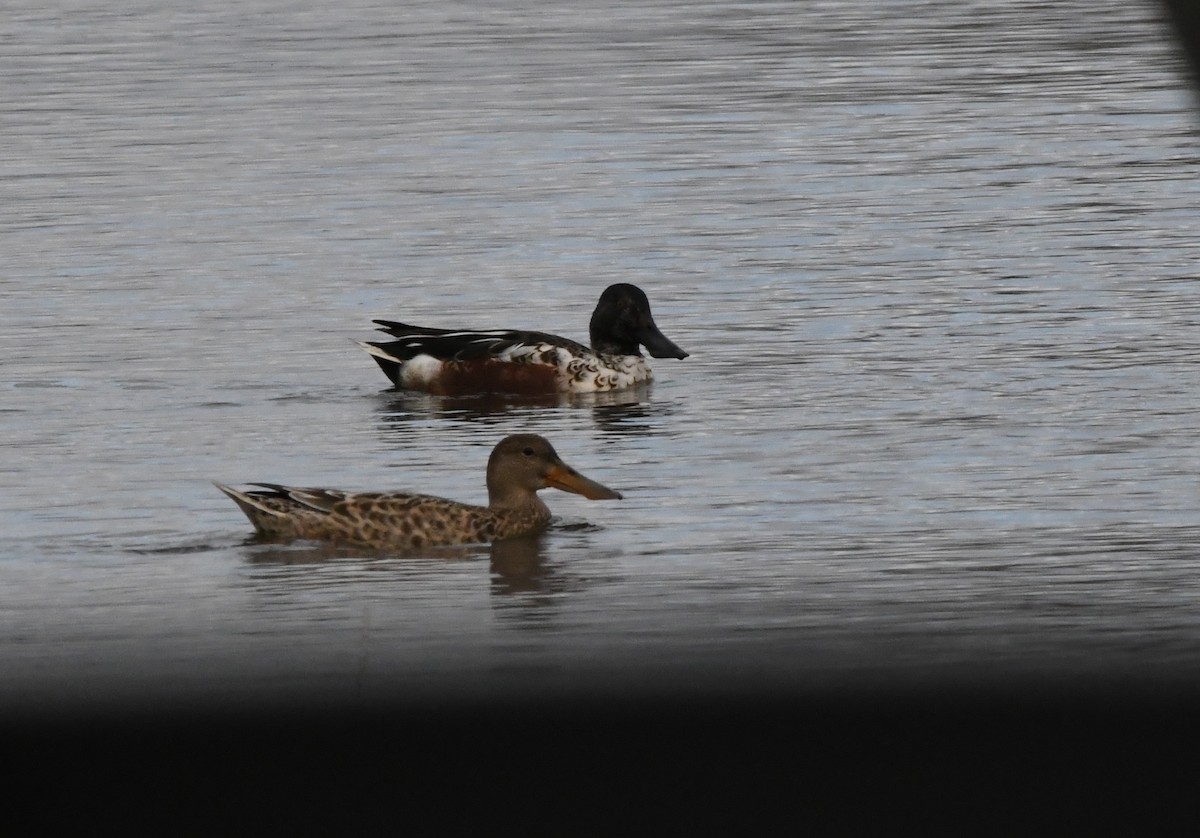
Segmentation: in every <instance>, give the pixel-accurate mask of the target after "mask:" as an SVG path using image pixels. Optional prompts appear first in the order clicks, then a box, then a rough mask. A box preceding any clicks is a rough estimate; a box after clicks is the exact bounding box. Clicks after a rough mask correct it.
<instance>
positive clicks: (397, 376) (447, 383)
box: [359, 283, 688, 396]
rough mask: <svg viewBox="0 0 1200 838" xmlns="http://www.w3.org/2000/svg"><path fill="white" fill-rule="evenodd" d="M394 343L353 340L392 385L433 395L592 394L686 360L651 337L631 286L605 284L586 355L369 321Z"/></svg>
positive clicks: (537, 340) (560, 343) (643, 306)
mask: <svg viewBox="0 0 1200 838" xmlns="http://www.w3.org/2000/svg"><path fill="white" fill-rule="evenodd" d="M374 322H375V323H378V324H379V327H380V328H379V330H380V331H381V332H387V333H388V334H390V335H392V336H393V337H395V338H398V340H394V341H382V342H378V343H376V342H373V341H369V342H363V341H360V342H359V346H361V347H362V348H363V349H365V350H366V351H367V352H369V353H370V354H371V357H373V358H374V359H375V362H376V363H377V364H379V366H380V368H381V369H382V370H383V371H384V373H385V374H386V375H387V377H388V378H390V379H391V380H392V383H393V384H394V385H396V387H398V388H400V389H403V390H424V391H426V392H429V393H435V394H437V395H443V396H451V395H471V394H479V393H520V394H530V395H536V394H545V393H595V392H603V391H607V390H619V389H621V388H622V387H630V386H632V385H634V384H638V383H639V382H643V381H649V380H650V378H651V373H650V366H649V364H647V363H646V359H645V358H644V357H642V354H641V352H639V351H638V347H639V345H640V346H644V347H646V350H647V351H648V352H649V353H650V354H651V355H652V356H653V357H655V358H686V357H687V356H688V353H686V352H684V351H683V350H682V349H680V348H679V347H678V346H676V345H675V344H674V343H672V342H671V341H670V340H669V339H668V338H667V336H666V335H664V334H663V333H662V332H660V331H659V329H658V326H657V325H655V323H654V318H653V317H652V316H651V314H650V301H649V300H648V299H646V294H645V293H644V292H643V291H642V289H640V288H638V287H637V286H636V285H630V284H628V283H618V284H616V285H610V286H609V287H608V288H606V289H605V291H604V293H603V294H601V295H600V301H599V302H598V303H597V304H596V310H595V311H594V312H593V313H592V321H591V325H590V327H589V332H590V334H591V341H592V346H591V348H590V349H589V348H588V347H586V346H584V345H583V344H581V343H576V342H575V341H573V340H568V339H567V338H563V337H559V336H557V335H549V334H546V333H545V332H528V331H517V330H497V331H480V332H475V331H455V330H451V329H432V328H426V327H423V326H410V325H408V324H406V323H397V322H396V321H394V320H375V321H374Z"/></svg>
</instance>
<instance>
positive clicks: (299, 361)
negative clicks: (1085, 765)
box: [0, 0, 1200, 710]
mask: <svg viewBox="0 0 1200 838" xmlns="http://www.w3.org/2000/svg"><path fill="white" fill-rule="evenodd" d="M1195 106H1196V102H1195V98H1194V94H1193V92H1192V91H1191V90H1190V89H1189V87H1188V82H1187V79H1186V76H1185V67H1184V64H1183V62H1182V60H1181V58H1180V56H1179V55H1178V54H1177V52H1176V50H1175V47H1174V44H1173V42H1172V40H1171V38H1170V37H1169V31H1168V30H1167V29H1166V28H1165V25H1164V23H1163V21H1162V20H1161V17H1160V9H1159V7H1158V5H1157V4H1154V3H1150V2H1134V3H1129V2H1120V1H1119V0H1108V1H1106V2H1084V1H1083V0H1062V2H1056V3H1041V2H1036V3H1035V2H1024V0H1005V2H999V3H995V2H987V3H985V2H976V1H975V0H972V2H963V3H944V2H935V0H914V2H906V3H884V4H879V3H855V2H848V0H829V2H814V3H790V2H758V3H738V2H714V3H694V2H691V3H689V2H674V1H673V0H650V2H646V0H639V2H626V0H603V1H602V2H598V3H591V4H586V7H576V5H575V4H560V3H554V2H536V1H535V0H516V1H515V2H505V3H493V4H476V3H467V2H453V1H451V2H441V1H439V2H416V3H405V4H391V3H381V2H372V0H347V2H343V3H339V4H336V5H332V6H331V5H321V4H310V3H291V2H287V3H284V2H270V0H255V2H251V3H231V2H214V3H205V4H194V5H192V6H187V7H183V6H180V5H179V4H158V3H150V2H142V3H127V4H117V5H115V6H114V5H98V4H93V3H84V2H67V3H60V4H57V5H55V6H54V7H53V8H51V7H47V6H46V5H45V4H34V3H29V2H25V1H24V0H18V2H16V3H14V4H9V7H8V8H7V11H6V14H5V16H4V20H3V22H0V137H3V141H2V143H0V189H2V194H3V200H2V201H0V269H2V270H0V393H2V395H0V428H2V429H3V432H2V441H0V532H2V533H3V536H4V539H3V543H4V546H3V549H2V550H0V592H2V596H0V673H2V677H0V705H3V706H5V707H10V708H11V707H33V708H52V709H54V708H57V709H65V710H70V709H72V708H78V707H81V706H89V707H90V706H95V705H97V704H103V703H105V702H111V703H116V704H119V703H121V702H123V701H128V700H131V699H136V700H139V701H151V702H160V703H168V704H169V703H170V702H172V701H177V700H179V701H182V700H193V699H195V698H197V697H201V698H204V699H205V700H226V701H235V702H236V701H243V700H244V701H256V700H261V699H263V698H269V699H270V700H274V701H279V702H281V703H284V704H286V702H288V701H290V700H299V699H301V698H310V697H312V696H328V697H331V698H335V699H340V700H345V701H350V702H354V701H359V700H361V701H364V702H368V701H371V700H373V699H374V698H377V697H380V696H391V695H404V696H413V697H420V696H444V695H452V696H466V697H470V696H482V697H486V696H489V695H524V694H541V695H568V696H569V695H575V694H595V693H596V692H603V693H615V694H618V695H620V694H625V695H630V694H637V693H639V691H641V692H645V691H653V690H659V691H667V692H679V693H687V692H689V691H691V692H708V693H717V694H719V693H721V692H723V691H736V690H739V689H747V688H750V689H755V688H761V689H775V688H780V689H785V690H799V691H817V692H820V691H830V690H833V691H836V690H849V691H853V690H855V689H859V688H862V689H869V688H875V687H885V688H886V687H888V686H894V685H905V684H909V685H911V684H929V683H932V684H938V683H947V684H952V683H963V682H971V683H984V684H989V685H994V686H995V687H996V688H997V689H999V688H1002V687H1003V688H1009V689H1014V688H1015V689H1024V688H1026V687H1028V688H1033V687H1035V686H1037V685H1039V684H1047V683H1055V682H1056V681H1062V680H1069V679H1075V678H1084V679H1088V678H1095V679H1109V680H1114V681H1116V682H1122V681H1129V682H1130V683H1133V682H1144V681H1146V680H1147V679H1149V680H1155V679H1158V680H1161V681H1164V682H1166V681H1172V682H1174V681H1178V680H1180V679H1184V680H1188V681H1194V680H1195V679H1197V678H1198V677H1200V517H1198V515H1197V511H1198V503H1200V501H1198V499H1200V438H1198V434H1197V429H1198V428H1200V401H1198V398H1197V394H1198V393H1200V363H1198V360H1197V348H1198V345H1200V330H1198V327H1200V281H1198V279H1197V266H1198V265H1200V236H1198V233H1200V225H1198V221H1200V179H1198V177H1197V174H1198V173H1200V154H1198V145H1197V139H1198V131H1197V129H1198V124H1197V110H1196V107H1195ZM613 282H633V283H635V284H637V285H639V286H641V287H642V288H643V289H644V290H645V291H646V292H647V294H648V295H649V298H650V300H651V303H652V306H653V309H654V314H655V317H656V319H657V321H658V323H659V325H660V327H661V328H662V329H663V331H664V332H665V333H666V334H667V335H668V336H669V337H670V338H671V339H672V340H674V341H675V342H676V343H678V344H679V345H680V346H682V347H683V348H684V349H686V350H687V351H688V352H690V353H691V357H689V358H687V359H685V360H682V361H676V360H670V359H666V360H655V361H653V367H654V370H655V374H656V379H655V381H654V382H653V383H652V384H651V385H650V386H648V387H644V388H639V389H636V390H633V391H629V392H626V393H622V394H617V395H614V396H608V397H591V398H589V397H580V398H571V399H562V400H551V401H540V402H534V401H528V400H526V401H520V400H509V401H500V402H499V403H497V402H496V401H481V400H476V399H437V398H434V397H429V396H424V395H420V394H405V393H399V392H395V391H393V390H390V389H389V388H388V386H387V384H388V382H387V381H386V379H385V378H384V377H383V375H382V374H381V373H380V372H379V370H378V369H376V367H375V365H374V363H373V362H372V361H371V359H370V358H369V357H368V356H367V355H365V354H364V353H362V352H361V351H360V350H359V349H358V348H357V347H356V346H355V345H354V340H363V339H369V338H370V337H371V336H372V334H374V333H373V332H372V324H371V320H372V318H377V317H380V318H391V319H399V320H404V321H406V322H412V323H417V324H423V325H432V326H444V327H456V328H533V329H541V330H545V331H551V332H555V333H558V334H562V335H565V336H569V337H573V338H576V339H580V340H583V339H586V335H587V323H588V318H589V317H590V314H591V310H592V307H593V306H594V304H595V301H596V299H597V297H598V296H599V294H600V292H601V290H603V288H604V287H605V286H607V285H608V284H610V283H613ZM525 431H529V432H536V433H541V434H543V435H545V436H546V437H548V438H549V439H550V440H551V442H552V443H553V444H554V445H555V446H556V447H557V449H558V451H559V453H560V454H561V455H562V456H563V457H564V459H566V460H567V461H568V462H569V463H571V464H572V465H574V466H575V467H577V468H578V469H579V470H581V471H582V472H584V473H585V474H587V475H588V476H590V477H592V478H594V479H596V480H599V481H600V482H602V483H605V484H606V485H609V486H611V487H613V488H615V489H618V490H619V491H621V492H622V493H623V494H624V499H623V500H621V501H612V502H607V501H606V502H594V503H593V502H589V501H586V500H584V499H583V498H580V497H577V496H574V495H567V494H563V493H556V492H552V491H547V492H544V493H543V496H544V499H545V500H546V501H547V503H548V504H549V505H550V507H551V509H552V510H553V511H554V512H555V514H556V516H557V518H556V520H555V522H554V524H553V525H552V527H551V528H550V529H549V530H548V531H547V532H546V533H544V534H543V535H542V536H541V537H540V538H538V539H536V540H533V541H529V542H518V543H514V544H511V545H497V546H496V547H493V548H489V547H487V546H481V547H469V548H464V549H462V550H456V551H449V552H446V553H440V554H430V555H422V556H416V557H414V556H398V555H386V554H367V553H363V552H359V551H355V550H352V549H336V550H331V549H326V548H321V547H319V546H316V545H312V544H302V543H301V544H291V545H278V544H264V543H260V542H258V541H256V540H255V539H254V538H253V537H252V533H251V529H250V527H249V524H248V523H247V521H246V520H245V519H244V518H243V517H242V515H241V513H240V512H239V511H238V510H237V508H236V507H235V506H234V505H233V504H231V503H230V502H229V501H228V499H227V498H225V497H224V496H222V495H221V494H220V493H219V492H217V491H216V490H215V489H214V487H213V486H212V482H211V481H213V480H218V481H222V482H229V483H242V482H249V481H255V480H259V481H276V482H285V483H293V484H299V485H325V486H331V487H336V488H344V489H379V488H396V489H414V490H420V491H425V492H430V493H433V494H439V495H444V496H447V497H453V498H456V499H460V500H465V501H472V502H483V501H484V500H485V497H486V496H485V493H484V487H483V468H484V464H485V462H486V459H487V455H488V452H489V451H490V450H491V447H492V446H493V445H494V444H495V443H496V442H497V441H498V440H499V439H500V438H502V437H503V436H504V435H506V434H508V433H513V432H525ZM1014 684H1015V685H1017V686H1016V687H1014V686H1013V685H1014Z"/></svg>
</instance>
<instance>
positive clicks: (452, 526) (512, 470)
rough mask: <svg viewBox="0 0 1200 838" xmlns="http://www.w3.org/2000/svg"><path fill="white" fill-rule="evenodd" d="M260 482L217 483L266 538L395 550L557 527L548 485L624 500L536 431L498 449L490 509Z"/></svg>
mask: <svg viewBox="0 0 1200 838" xmlns="http://www.w3.org/2000/svg"><path fill="white" fill-rule="evenodd" d="M253 485H255V486H261V487H262V489H255V490H251V491H248V492H242V491H238V490H237V489H233V488H230V487H229V486H224V485H222V484H220V483H217V484H216V486H217V488H218V489H220V490H221V491H222V492H224V493H225V494H227V495H229V497H231V498H233V500H234V503H236V504H237V505H238V506H239V507H241V509H242V512H244V513H246V517H247V518H249V519H250V523H252V524H253V525H254V528H255V530H257V531H258V532H259V534H261V535H266V536H272V537H275V538H283V539H287V538H305V539H314V540H319V541H333V542H340V543H344V544H352V545H360V546H364V547H375V548H393V549H420V548H424V547H435V546H441V545H450V544H477V543H484V542H490V541H499V540H501V539H505V538H515V537H517V536H522V535H530V534H532V533H536V532H539V531H540V530H542V529H544V528H545V527H546V525H547V524H548V523H549V522H550V510H549V508H548V507H547V506H546V504H545V503H543V502H542V500H541V498H539V497H538V496H537V492H538V490H539V489H544V488H546V487H547V486H550V487H553V488H555V489H562V490H563V491H566V492H574V493H576V494H579V495H583V496H584V497H585V498H589V499H591V500H605V499H614V498H616V499H619V498H620V497H621V493H620V492H614V491H613V490H612V489H609V488H608V487H607V486H602V485H600V484H599V483H597V482H596V481H594V480H589V479H588V478H586V477H584V476H583V475H582V474H580V473H579V472H577V471H576V470H575V469H573V468H571V467H570V466H568V465H567V464H566V463H564V462H563V461H562V460H561V459H560V458H559V456H558V454H557V453H556V452H555V450H554V447H553V446H552V445H550V443H549V442H548V441H546V439H544V438H543V437H540V436H537V435H536V434H516V435H514V436H509V437H506V438H504V439H503V440H501V441H500V444H498V445H497V446H496V447H495V448H494V449H493V450H492V456H491V457H490V458H489V459H488V466H487V488H488V505H487V506H472V505H471V504H466V503H459V502H458V501H453V500H447V499H445V498H438V497H433V496H431V495H418V494H410V493H408V492H342V491H339V490H337V489H301V488H294V487H290V486H279V485H277V484H273V483H255V484H253Z"/></svg>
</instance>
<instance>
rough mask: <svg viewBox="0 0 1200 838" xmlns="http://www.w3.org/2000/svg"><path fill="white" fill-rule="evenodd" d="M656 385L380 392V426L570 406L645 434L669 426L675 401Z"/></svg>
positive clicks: (616, 429)
mask: <svg viewBox="0 0 1200 838" xmlns="http://www.w3.org/2000/svg"><path fill="white" fill-rule="evenodd" d="M651 386H652V385H650V384H643V385H639V386H636V387H630V388H627V389H624V390H618V391H614V392H608V393H554V394H549V395H536V396H529V395H513V394H503V393H490V394H483V395H475V396H436V395H431V394H429V393H420V392H408V391H404V390H385V391H382V392H381V393H379V408H378V413H379V417H380V427H381V428H382V429H383V430H385V431H389V432H391V431H395V430H401V431H403V432H404V433H405V435H407V434H408V431H409V428H408V425H409V424H410V423H411V422H413V421H414V420H415V421H421V422H425V421H428V420H429V419H430V418H435V419H446V420H452V421H459V422H467V423H479V424H483V425H497V424H500V423H502V422H506V421H508V420H509V419H511V418H513V417H514V416H538V415H543V416H544V415H547V414H551V413H554V412H556V411H559V410H562V409H564V408H566V409H587V408H591V410H592V418H593V421H594V422H595V425H596V428H597V429H598V430H600V431H602V432H604V433H606V434H616V435H624V436H644V435H647V434H653V433H657V432H658V431H659V429H660V428H664V427H670V423H669V421H667V420H668V417H669V416H670V414H671V413H672V412H673V406H672V405H670V404H663V403H656V402H652V401H650V399H649V394H650V388H651Z"/></svg>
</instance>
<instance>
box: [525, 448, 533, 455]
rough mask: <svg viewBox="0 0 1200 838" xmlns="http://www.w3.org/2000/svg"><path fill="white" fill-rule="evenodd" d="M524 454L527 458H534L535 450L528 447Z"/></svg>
mask: <svg viewBox="0 0 1200 838" xmlns="http://www.w3.org/2000/svg"><path fill="white" fill-rule="evenodd" d="M523 453H524V454H525V456H526V457H532V456H533V449H532V448H528V447H527V448H526V449H525V451H524V452H523Z"/></svg>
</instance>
